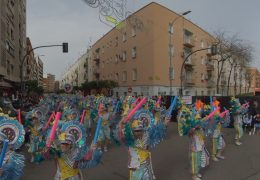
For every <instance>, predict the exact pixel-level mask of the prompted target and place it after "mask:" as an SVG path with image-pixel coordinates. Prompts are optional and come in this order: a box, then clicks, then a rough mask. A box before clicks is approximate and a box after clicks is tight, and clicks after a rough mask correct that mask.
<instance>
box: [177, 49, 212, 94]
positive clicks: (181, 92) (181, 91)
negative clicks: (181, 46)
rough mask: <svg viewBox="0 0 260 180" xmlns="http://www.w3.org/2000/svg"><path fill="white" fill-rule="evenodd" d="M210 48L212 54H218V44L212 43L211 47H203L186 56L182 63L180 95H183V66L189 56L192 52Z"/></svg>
mask: <svg viewBox="0 0 260 180" xmlns="http://www.w3.org/2000/svg"><path fill="white" fill-rule="evenodd" d="M209 49H210V50H211V52H210V53H211V55H216V54H217V46H216V45H212V46H211V47H209V48H203V49H198V50H195V51H193V52H191V53H190V54H188V55H187V56H186V57H185V59H184V61H183V63H182V65H181V75H180V80H181V90H180V95H181V96H183V68H184V64H185V63H186V61H187V60H188V59H189V57H190V56H191V55H192V54H194V53H196V52H199V51H204V50H209Z"/></svg>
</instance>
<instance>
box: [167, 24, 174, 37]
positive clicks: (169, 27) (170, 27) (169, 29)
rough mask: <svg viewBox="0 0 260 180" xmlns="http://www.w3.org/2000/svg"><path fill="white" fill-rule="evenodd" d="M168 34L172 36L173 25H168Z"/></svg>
mask: <svg viewBox="0 0 260 180" xmlns="http://www.w3.org/2000/svg"><path fill="white" fill-rule="evenodd" d="M168 32H169V33H170V34H173V24H172V23H169V26H168Z"/></svg>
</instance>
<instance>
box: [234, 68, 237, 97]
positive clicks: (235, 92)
mask: <svg viewBox="0 0 260 180" xmlns="http://www.w3.org/2000/svg"><path fill="white" fill-rule="evenodd" d="M234 83H235V84H234V95H235V96H236V95H237V73H236V66H235V67H234Z"/></svg>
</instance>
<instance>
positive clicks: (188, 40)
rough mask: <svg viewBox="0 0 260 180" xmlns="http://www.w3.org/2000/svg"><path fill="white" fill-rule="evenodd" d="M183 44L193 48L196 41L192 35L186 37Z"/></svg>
mask: <svg viewBox="0 0 260 180" xmlns="http://www.w3.org/2000/svg"><path fill="white" fill-rule="evenodd" d="M183 45H184V46H186V47H188V48H193V47H194V46H195V41H194V39H193V38H192V37H185V38H184V43H183Z"/></svg>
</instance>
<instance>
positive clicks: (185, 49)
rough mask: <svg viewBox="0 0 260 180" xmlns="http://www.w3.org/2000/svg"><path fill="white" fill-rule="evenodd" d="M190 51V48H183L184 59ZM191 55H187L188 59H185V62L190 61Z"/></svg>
mask: <svg viewBox="0 0 260 180" xmlns="http://www.w3.org/2000/svg"><path fill="white" fill-rule="evenodd" d="M191 52H192V50H191V48H184V59H186V57H187V56H188V55H189V54H190V53H191ZM191 57H192V56H189V57H188V60H187V61H186V62H187V63H191Z"/></svg>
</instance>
